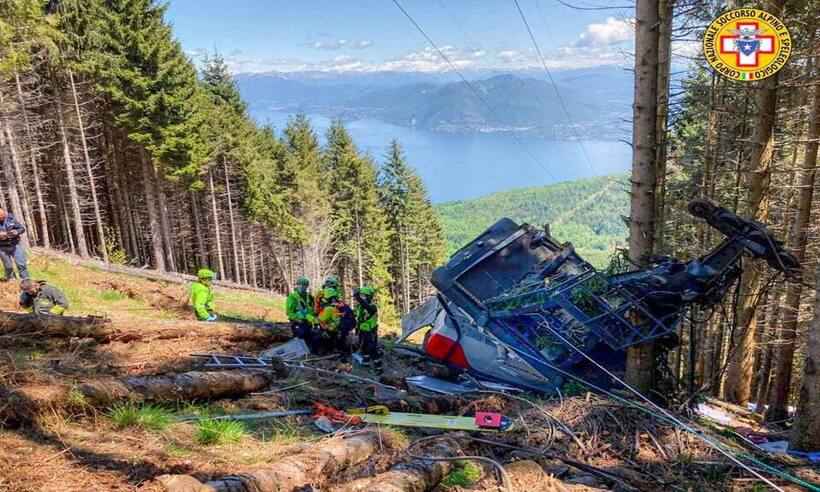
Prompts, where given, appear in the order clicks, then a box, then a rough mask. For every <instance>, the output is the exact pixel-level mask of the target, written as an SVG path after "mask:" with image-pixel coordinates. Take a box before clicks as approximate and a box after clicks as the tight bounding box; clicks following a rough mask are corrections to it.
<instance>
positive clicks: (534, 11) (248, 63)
mask: <svg viewBox="0 0 820 492" xmlns="http://www.w3.org/2000/svg"><path fill="white" fill-rule="evenodd" d="M519 1H520V3H521V6H522V8H523V10H524V12H525V14H526V16H527V19H528V21H529V22H530V24H531V26H532V28H533V30H534V31H535V33H536V37H537V38H538V42H539V44H540V46H541V49H542V51H543V52H544V54H545V57H546V59H547V63H548V64H549V66H550V67H551V68H555V69H562V68H580V67H590V66H598V65H613V64H615V65H630V64H631V60H630V52H631V48H632V38H633V36H632V29H633V28H632V24H631V19H630V17H629V16H630V15H631V11H630V9H621V10H605V11H580V10H575V9H571V8H568V7H565V6H563V5H561V4H560V3H558V2H557V0H519ZM571 1H572V2H573V3H574V4H576V5H586V6H590V5H595V3H594V2H600V1H601V0H571ZM401 3H402V5H403V6H404V8H405V9H407V10H408V11H409V12H410V14H411V15H412V16H413V17H414V18H415V19H416V21H417V22H418V23H419V24H421V26H422V27H423V28H424V29H425V30H426V31H427V33H428V34H429V35H430V36H431V37H432V38H433V40H434V41H435V42H436V43H437V44H438V46H439V47H440V48H441V49H442V50H443V51H444V52H445V54H446V55H447V57H448V58H450V59H451V61H452V62H453V63H455V64H456V65H457V66H458V67H459V68H461V69H464V70H470V69H484V68H493V69H502V70H517V69H525V68H536V67H540V62H539V61H538V59H537V57H536V55H535V52H534V49H533V47H532V43H531V41H530V39H529V37H528V35H527V32H526V30H525V28H524V25H523V24H522V22H521V19H520V17H519V14H518V11H517V10H516V8H515V4H514V3H513V2H512V0H401ZM624 3H625V4H627V5H628V4H629V3H630V2H624ZM610 5H611V4H610ZM167 17H168V20H169V21H170V22H171V23H172V24H173V26H174V31H175V33H176V35H177V37H178V38H179V40H180V41H181V42H182V45H183V47H184V48H185V50H186V52H188V53H189V55H191V56H192V57H193V58H195V59H196V58H199V57H201V55H202V54H203V53H204V52H205V51H213V50H214V49H216V50H218V51H219V52H220V53H221V54H222V55H223V56H224V57H225V58H226V59H227V61H228V62H229V65H230V67H231V69H232V71H234V72H236V73H241V72H268V71H281V72H289V71H303V70H323V71H351V72H372V71H380V70H394V71H422V72H436V71H445V70H446V69H447V66H446V62H445V61H444V60H442V59H441V57H440V56H439V55H438V54H437V53H436V52H435V51H434V50H433V49H432V48H430V46H429V45H428V44H427V42H426V41H425V40H424V38H422V37H421V35H420V34H419V33H418V32H417V31H416V29H415V28H414V27H413V26H412V24H411V23H410V22H409V21H408V20H407V19H406V18H405V17H404V15H403V14H402V13H401V12H400V11H399V10H398V9H397V8H396V6H395V5H394V4H393V2H392V1H391V0H298V1H292V0H274V1H266V0H232V1H225V0H170V5H169V9H168V16H167Z"/></svg>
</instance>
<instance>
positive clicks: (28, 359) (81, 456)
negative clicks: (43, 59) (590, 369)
mask: <svg viewBox="0 0 820 492" xmlns="http://www.w3.org/2000/svg"><path fill="white" fill-rule="evenodd" d="M36 267H37V271H38V272H46V273H47V274H48V272H50V275H52V276H51V277H50V280H52V279H53V281H54V282H55V283H56V282H59V281H62V282H66V280H65V279H66V278H68V277H67V276H65V275H62V274H58V273H60V271H62V270H65V271H66V272H68V275H70V276H71V278H72V280H71V283H70V289H69V290H70V291H71V292H70V293H69V294H70V296H71V295H73V296H75V298H78V299H79V300H80V302H79V303H78V305H79V306H80V307H79V308H74V309H72V311H75V310H76V311H79V312H82V311H83V310H84V311H85V313H88V312H94V310H95V309H96V312H97V314H105V315H107V316H108V317H110V318H111V320H112V323H113V325H114V328H115V335H114V336H112V337H111V338H110V340H103V341H95V340H92V339H72V338H46V337H43V336H42V335H39V334H36V333H35V334H30V333H28V334H27V333H15V332H9V331H7V330H6V331H2V332H0V491H3V492H12V491H13V492H23V491H25V492H34V491H38V492H39V491H45V492H51V491H54V492H57V491H98V490H99V491H107V490H120V491H141V492H146V491H160V490H164V488H163V487H162V486H161V485H160V484H159V483H158V482H157V481H156V478H157V477H159V476H162V475H168V474H171V475H177V474H184V475H191V476H193V477H195V478H197V479H199V480H201V481H207V480H211V479H214V478H218V477H223V476H226V475H236V474H238V473H242V472H247V471H250V470H253V469H259V468H264V467H265V466H266V465H268V466H270V465H273V464H275V463H277V462H278V461H279V460H281V459H282V458H283V457H288V456H297V455H299V454H300V453H301V452H303V451H305V450H307V449H311V447H313V446H317V445H319V444H320V443H321V442H323V441H322V440H323V439H325V436H324V435H323V433H322V432H321V431H319V430H318V429H317V428H316V427H315V426H314V425H313V420H312V418H311V417H310V416H307V415H305V416H291V417H282V418H276V419H269V420H263V421H253V422H252V423H248V424H247V425H246V426H245V433H244V434H243V435H242V437H241V439H240V440H239V441H238V442H234V443H225V444H202V442H201V441H200V440H198V438H197V426H196V424H195V423H186V422H175V421H173V422H171V423H170V424H169V425H167V426H164V427H163V428H162V429H154V430H152V429H150V428H142V427H139V426H129V427H124V428H123V427H122V426H120V425H117V423H116V422H115V421H114V419H113V418H112V409H111V408H110V407H95V406H93V405H91V404H89V403H88V402H87V401H85V400H84V399H83V398H82V395H79V396H78V393H77V392H76V391H74V388H76V387H78V386H79V385H81V384H82V383H84V382H88V381H96V380H101V379H106V378H109V379H110V378H125V377H128V376H136V375H157V374H173V373H179V372H184V371H190V370H194V369H198V368H200V367H199V365H200V364H201V360H198V359H196V358H193V357H190V354H192V353H196V352H219V353H258V352H259V351H261V350H263V349H265V348H267V347H268V346H270V345H271V343H272V342H271V340H270V339H267V338H265V337H264V336H259V334H258V332H254V333H250V334H249V333H248V330H249V329H251V330H253V329H254V328H258V327H260V326H263V325H262V323H264V322H267V323H270V324H271V325H270V326H273V327H276V326H277V325H276V323H277V322H281V321H282V318H281V309H280V308H278V307H277V306H278V305H280V304H281V299H273V300H270V299H264V298H261V297H263V296H261V295H259V294H253V295H250V294H247V293H242V292H223V293H222V295H221V297H219V298H218V299H219V300H218V307H222V308H223V309H225V310H226V311H229V312H231V314H232V316H236V317H237V318H236V319H235V320H234V321H231V322H220V323H215V324H203V323H199V322H196V321H194V320H193V318H192V317H191V316H190V315H189V313H188V311H187V309H186V308H185V303H184V299H185V287H184V286H181V285H169V284H162V283H157V282H151V281H146V280H134V279H130V278H126V277H116V278H109V277H108V276H106V275H105V274H103V273H101V272H94V271H92V270H88V269H79V268H74V269H70V270H67V268H68V267H66V266H65V265H62V264H59V263H58V262H51V261H50V262H47V263H46V262H44V263H39V264H36ZM55 272H57V273H55ZM66 283H67V282H66ZM16 296H17V290H16V286H14V285H12V284H0V309H2V310H13V309H15V304H16ZM256 296H259V297H260V298H257V297H256ZM126 308H129V309H126ZM280 327H281V325H280ZM307 365H310V366H311V367H318V368H322V369H325V370H329V371H334V372H338V373H341V374H349V373H350V372H351V371H352V370H353V369H352V367H351V365H350V364H349V363H346V362H343V361H340V360H338V359H325V360H318V361H314V362H308V363H307ZM384 366H385V371H384V374H383V375H382V376H381V381H382V383H386V384H390V385H395V386H398V387H400V388H402V389H405V388H404V383H403V378H404V377H405V376H407V375H411V374H422V373H430V372H431V371H432V372H435V370H436V367H432V366H431V365H430V363H429V362H427V361H426V360H424V359H420V358H416V357H412V356H410V355H406V354H405V353H400V352H399V351H395V350H393V349H391V344H390V343H387V344H386V352H385V361H384ZM355 372H356V374H361V373H359V372H358V370H357V371H355ZM363 375H365V376H373V377H375V375H373V374H363ZM527 398H528V400H522V399H520V398H513V397H508V396H504V395H493V394H483V395H478V396H477V397H476V398H451V397H438V398H430V397H423V396H419V395H414V394H412V393H399V394H391V392H385V391H384V390H380V389H378V388H377V387H376V386H375V385H371V384H367V383H362V382H350V381H347V380H346V379H344V378H339V377H336V376H325V375H317V374H316V373H313V372H309V371H291V373H290V375H289V376H288V377H287V378H285V379H281V380H276V381H273V382H272V383H271V385H270V388H269V389H267V390H265V391H261V392H259V393H258V394H248V395H244V396H242V397H239V398H234V399H223V400H216V401H173V402H164V403H162V405H161V406H162V408H163V411H164V412H166V413H167V414H168V415H170V416H171V417H172V418H176V417H178V416H185V415H191V414H194V415H196V414H202V415H219V414H224V413H247V412H252V411H272V410H277V411H278V410H287V409H303V408H309V407H310V406H311V405H312V404H313V403H314V402H316V401H321V402H326V403H329V404H331V405H333V406H334V407H336V408H342V409H344V408H349V407H357V406H362V405H367V404H375V403H381V404H386V405H388V406H389V407H390V408H391V410H394V411H399V410H401V411H415V412H429V413H439V414H449V415H471V414H473V413H474V412H475V411H497V412H502V413H504V414H505V415H507V416H509V417H510V418H511V419H512V420H513V421H514V430H513V431H511V432H506V433H475V434H473V435H462V434H459V435H458V436H457V437H458V442H459V443H460V444H459V446H460V450H459V452H458V454H460V455H480V456H483V457H487V458H490V459H492V460H494V461H496V462H498V463H501V464H504V465H505V467H506V468H507V474H508V475H509V476H510V480H511V483H512V487H513V489H514V490H524V491H527V492H534V491H563V490H570V491H580V490H664V491H666V490H681V491H689V490H691V491H700V490H704V491H705V490H726V491H735V490H765V488H760V487H762V485H761V484H760V482H756V481H754V480H752V479H750V476H749V475H747V474H744V473H742V472H741V471H739V470H738V469H737V468H736V467H734V466H730V465H729V464H727V461H726V460H725V459H723V458H722V457H721V456H720V455H718V454H717V453H716V452H714V451H713V450H711V449H710V448H708V447H707V446H704V445H703V444H702V443H701V442H700V441H698V440H697V439H696V438H694V437H692V436H690V435H688V434H686V433H683V432H681V431H679V430H675V429H674V428H672V427H670V426H667V425H663V424H661V423H659V421H657V420H656V419H654V418H652V417H651V416H649V415H646V414H645V413H641V412H639V411H636V410H635V409H634V408H628V407H625V406H624V405H622V404H620V403H617V402H615V401H612V400H608V399H604V398H601V397H599V396H595V395H592V394H580V395H576V396H571V397H569V396H567V397H564V398H560V399H558V398H556V399H550V400H540V399H537V398H535V397H533V396H529V395H528V396H527ZM140 404H142V403H140ZM377 431H378V432H379V444H380V445H379V450H378V452H376V453H374V454H373V455H372V456H370V457H369V458H368V459H367V460H366V461H364V462H362V463H359V464H357V465H355V466H350V467H348V468H347V469H345V470H344V471H343V472H341V473H337V474H334V475H333V476H330V477H317V478H316V484H314V485H316V486H321V487H322V490H333V489H334V488H335V487H339V486H342V485H343V484H346V483H349V482H350V481H352V480H355V479H357V478H362V477H368V476H372V475H374V474H377V473H381V472H384V471H386V470H388V469H390V468H391V467H392V466H394V465H396V464H398V463H401V462H404V461H407V460H409V459H410V458H409V455H408V451H407V446H409V445H411V443H412V442H413V441H415V440H417V439H419V438H421V437H428V436H432V435H435V434H436V432H433V431H425V430H418V429H406V428H405V429H391V428H386V427H383V428H380V429H378V430H377ZM425 449H426V448H425V447H424V446H419V447H413V448H411V452H413V453H422V454H423V453H424V452H425ZM738 450H739V451H742V449H740V448H738ZM575 462H580V463H581V465H577V464H575ZM794 465H795V463H791V464H790V467H789V468H788V469H789V470H790V471H791V472H792V473H798V474H803V475H804V476H806V477H808V478H809V479H815V480H816V479H817V477H816V475H814V476H812V475H811V473H813V472H812V471H811V470H810V469H807V468H805V467H799V466H794ZM459 466H461V465H459ZM584 466H587V468H586V469H584ZM589 467H592V468H589ZM478 470H479V471H480V475H479V477H477V479H476V480H471V482H472V483H470V484H463V483H458V480H455V479H451V478H452V477H448V480H445V482H446V483H447V484H449V485H446V486H445V485H441V484H440V485H438V486H434V487H432V489H433V490H439V491H442V492H443V491H445V490H447V491H459V490H460V491H467V490H469V491H495V490H501V489H500V486H499V481H498V477H497V476H496V474H495V472H494V471H493V468H492V467H491V466H489V465H482V466H481V467H480V468H478ZM601 472H604V473H603V474H602V473H601ZM607 474H608V475H607ZM474 478H475V477H474ZM779 483H782V482H779ZM790 487H791V488H790ZM784 489H786V490H802V489H799V488H795V487H792V486H784Z"/></svg>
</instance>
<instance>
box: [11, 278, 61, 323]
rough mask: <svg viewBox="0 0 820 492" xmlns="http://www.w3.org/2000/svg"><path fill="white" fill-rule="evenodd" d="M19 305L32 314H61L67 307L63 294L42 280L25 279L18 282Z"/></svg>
mask: <svg viewBox="0 0 820 492" xmlns="http://www.w3.org/2000/svg"><path fill="white" fill-rule="evenodd" d="M20 307H22V308H23V309H27V310H29V311H31V312H32V313H34V314H37V315H43V314H56V315H58V316H59V315H61V314H63V313H64V312H65V310H66V309H68V299H67V298H66V296H65V294H63V292H62V291H61V290H60V289H58V288H57V287H54V286H53V285H49V284H47V283H46V282H45V281H44V280H40V281H34V280H31V279H25V280H23V281H21V282H20Z"/></svg>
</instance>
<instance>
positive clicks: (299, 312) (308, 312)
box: [285, 277, 317, 351]
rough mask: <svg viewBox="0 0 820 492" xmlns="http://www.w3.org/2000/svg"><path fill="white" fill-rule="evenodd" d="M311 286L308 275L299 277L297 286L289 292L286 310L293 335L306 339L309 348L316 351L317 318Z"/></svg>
mask: <svg viewBox="0 0 820 492" xmlns="http://www.w3.org/2000/svg"><path fill="white" fill-rule="evenodd" d="M309 287H310V280H308V279H307V277H299V279H298V280H297V281H296V288H295V289H293V291H292V292H291V293H290V294H288V298H287V300H286V301H285V312H286V313H287V315H288V320H289V321H290V329H291V330H292V331H293V336H294V337H296V338H301V339H302V340H304V341H305V343H306V344H307V346H308V348H309V349H310V350H311V351H314V350H315V344H314V336H313V326H314V325H315V324H316V322H317V319H316V312H315V311H314V304H313V296H312V295H311V294H310V290H308V288H309Z"/></svg>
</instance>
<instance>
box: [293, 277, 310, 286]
mask: <svg viewBox="0 0 820 492" xmlns="http://www.w3.org/2000/svg"><path fill="white" fill-rule="evenodd" d="M296 285H297V286H299V287H307V286H309V285H310V280H308V278H307V277H305V276H301V277H299V278H298V279H296Z"/></svg>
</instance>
